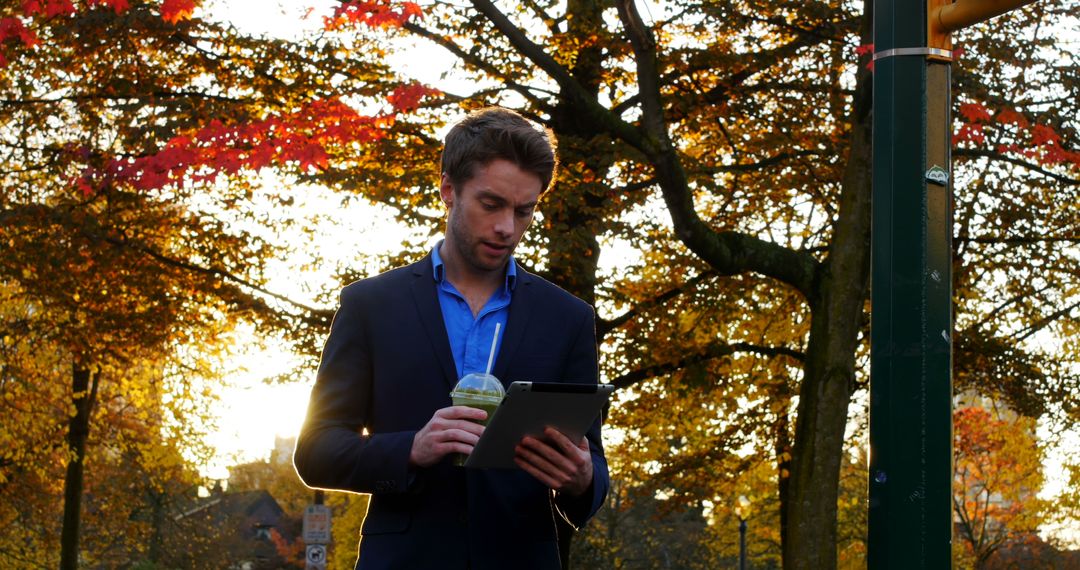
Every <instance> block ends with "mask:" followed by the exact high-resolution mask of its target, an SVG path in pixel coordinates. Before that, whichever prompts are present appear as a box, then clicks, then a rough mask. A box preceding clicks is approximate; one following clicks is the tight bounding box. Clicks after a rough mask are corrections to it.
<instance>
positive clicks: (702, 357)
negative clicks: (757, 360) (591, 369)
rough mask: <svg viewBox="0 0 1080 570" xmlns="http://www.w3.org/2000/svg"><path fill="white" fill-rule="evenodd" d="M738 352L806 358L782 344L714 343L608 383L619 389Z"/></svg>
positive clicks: (797, 359)
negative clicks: (701, 349)
mask: <svg viewBox="0 0 1080 570" xmlns="http://www.w3.org/2000/svg"><path fill="white" fill-rule="evenodd" d="M739 352H749V353H752V354H757V355H760V356H766V357H770V358H772V357H777V356H786V357H788V358H791V359H794V360H796V361H799V362H802V361H803V359H805V358H806V355H805V354H803V353H802V352H801V351H798V350H794V349H791V348H787V347H783V346H779V347H778V346H761V345H756V344H751V343H747V342H738V343H735V344H725V343H716V344H713V345H711V346H709V347H707V348H706V349H705V350H703V351H700V352H697V353H693V354H689V355H687V356H685V357H683V358H680V359H678V360H674V361H671V362H664V363H660V364H654V365H652V366H646V367H645V368H639V369H638V370H634V371H631V372H627V373H626V374H623V375H622V376H619V377H618V378H614V379H612V380H611V382H610V383H611V384H612V385H613V386H615V389H616V390H621V389H623V388H628V387H630V386H633V385H634V384H637V383H638V382H642V381H644V380H648V379H650V378H655V377H657V376H662V375H664V374H670V373H672V372H675V371H677V370H681V369H683V368H686V367H687V366H690V365H691V364H697V363H699V362H705V361H708V360H713V359H715V358H722V357H724V356H731V355H733V354H736V353H739Z"/></svg>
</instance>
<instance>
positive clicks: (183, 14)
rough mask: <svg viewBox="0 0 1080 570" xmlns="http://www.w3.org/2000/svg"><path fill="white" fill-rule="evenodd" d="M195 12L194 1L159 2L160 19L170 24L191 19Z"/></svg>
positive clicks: (166, 0) (173, 0)
mask: <svg viewBox="0 0 1080 570" xmlns="http://www.w3.org/2000/svg"><path fill="white" fill-rule="evenodd" d="M194 11H195V0H161V19H162V20H165V21H166V22H168V23H170V24H175V23H177V22H179V21H180V20H186V19H188V18H190V17H191V13H192V12H194Z"/></svg>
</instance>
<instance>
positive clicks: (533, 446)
mask: <svg viewBox="0 0 1080 570" xmlns="http://www.w3.org/2000/svg"><path fill="white" fill-rule="evenodd" d="M544 437H545V438H546V440H543V439H539V438H536V437H532V436H525V437H524V438H522V440H521V443H519V444H518V446H517V447H516V448H514V451H515V452H516V455H515V457H514V462H515V463H517V465H518V467H521V468H522V469H524V470H525V472H526V473H528V474H530V475H532V476H533V477H536V478H537V479H539V480H540V482H542V483H543V484H545V485H547V486H548V487H551V488H552V489H555V490H556V491H559V492H561V493H567V494H570V495H573V496H578V495H581V494H582V493H584V492H585V491H586V490H588V488H589V484H590V483H592V477H593V463H592V455H591V454H590V453H589V442H588V441H587V440H586V439H585V438H584V437H583V438H581V441H579V442H578V443H576V444H575V443H574V442H572V441H570V438H568V437H566V436H565V435H563V434H562V432H560V431H559V430H557V429H555V428H551V427H549V428H547V429H545V430H544Z"/></svg>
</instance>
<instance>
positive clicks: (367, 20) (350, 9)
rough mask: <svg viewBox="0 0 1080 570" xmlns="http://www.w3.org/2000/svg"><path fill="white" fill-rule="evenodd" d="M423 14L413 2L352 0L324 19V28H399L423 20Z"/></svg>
mask: <svg viewBox="0 0 1080 570" xmlns="http://www.w3.org/2000/svg"><path fill="white" fill-rule="evenodd" d="M395 4H397V5H395ZM423 17H424V13H423V11H422V10H421V9H420V6H419V5H418V4H416V3H415V2H401V3H399V4H398V3H391V2H386V1H384V0H375V1H371V2H368V1H364V0H353V1H352V2H343V3H342V4H341V6H338V8H337V9H336V10H334V15H333V16H331V17H329V18H326V21H325V24H326V28H327V29H330V30H336V29H339V28H341V27H344V26H345V25H348V24H354V25H355V24H363V25H366V26H370V27H372V28H400V27H401V26H403V25H404V24H405V23H406V22H408V21H409V20H411V19H413V18H416V19H423Z"/></svg>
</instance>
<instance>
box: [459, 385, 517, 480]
mask: <svg viewBox="0 0 1080 570" xmlns="http://www.w3.org/2000/svg"><path fill="white" fill-rule="evenodd" d="M504 395H506V391H505V390H504V389H503V385H502V382H499V379H498V378H496V377H494V376H492V375H491V374H484V373H483V372H473V373H471V374H466V375H465V376H464V377H462V378H461V380H459V381H458V383H457V385H456V386H454V389H453V390H452V391H451V392H450V399H451V400H452V401H453V402H454V405H455V406H468V407H470V408H479V409H481V410H484V411H485V412H487V419H485V420H484V421H478V422H477V423H480V424H483V425H487V420H490V419H491V415H492V414H494V413H495V408H498V407H499V404H500V403H501V402H502V399H503V396H504ZM467 457H468V455H466V454H464V453H456V454H454V465H459V466H461V465H465V459H466V458H467Z"/></svg>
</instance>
